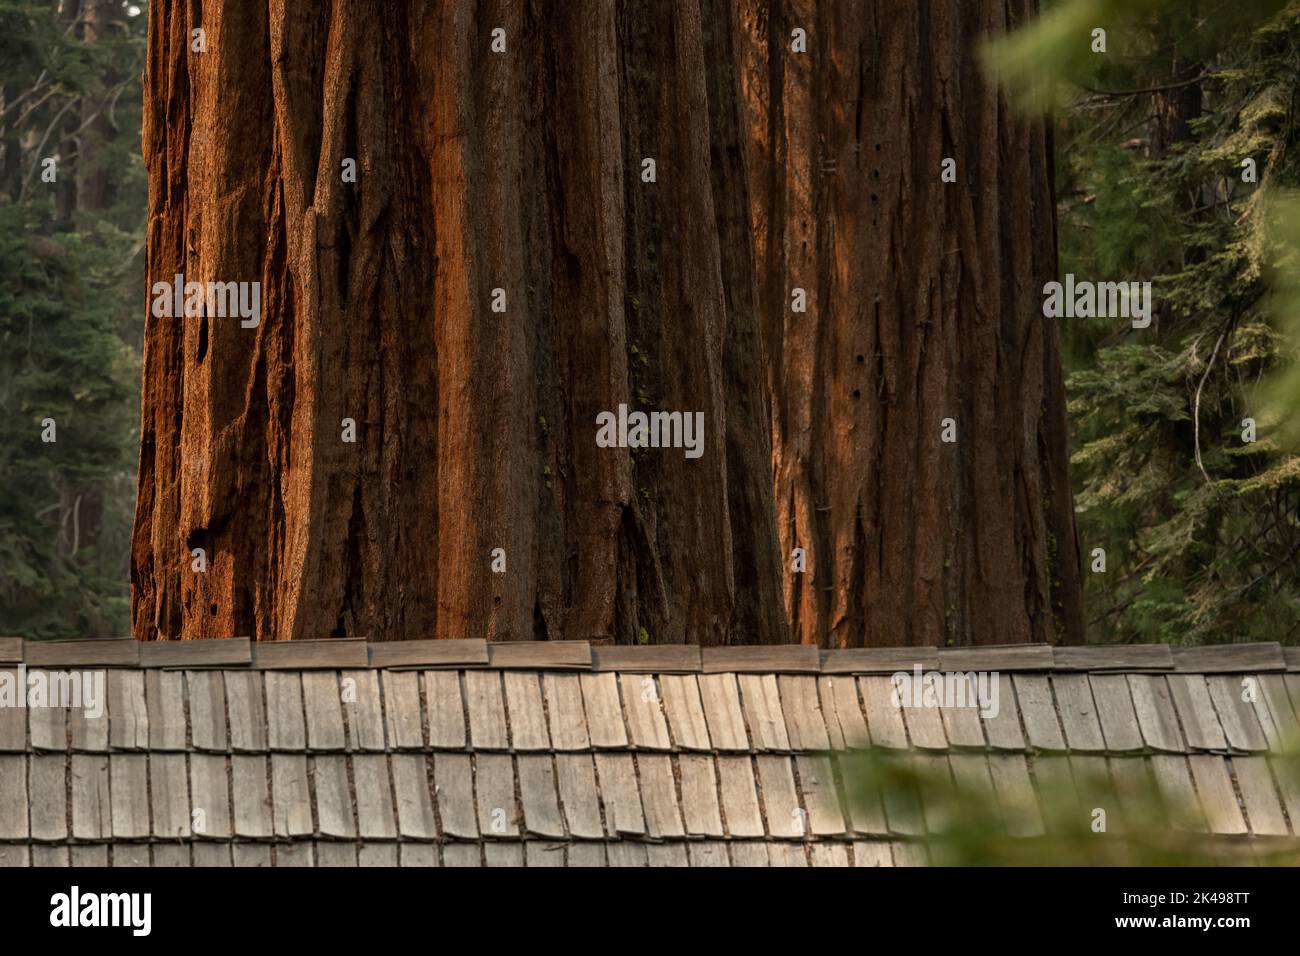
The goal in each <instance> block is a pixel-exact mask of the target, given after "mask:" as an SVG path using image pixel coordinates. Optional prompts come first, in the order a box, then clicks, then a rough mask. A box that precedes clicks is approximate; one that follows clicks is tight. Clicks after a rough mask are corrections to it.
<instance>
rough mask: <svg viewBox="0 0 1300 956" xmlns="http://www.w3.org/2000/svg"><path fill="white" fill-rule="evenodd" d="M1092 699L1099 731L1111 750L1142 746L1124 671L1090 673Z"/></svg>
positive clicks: (1126, 749)
mask: <svg viewBox="0 0 1300 956" xmlns="http://www.w3.org/2000/svg"><path fill="white" fill-rule="evenodd" d="M1088 682H1089V683H1090V684H1091V685H1092V698H1093V700H1094V701H1095V702H1096V704H1097V717H1098V719H1099V720H1100V721H1101V734H1102V737H1103V738H1104V739H1105V742H1106V749H1107V750H1109V751H1110V752H1111V753H1123V752H1125V751H1132V750H1141V749H1142V730H1141V728H1140V727H1139V726H1138V719H1137V713H1136V711H1135V710H1134V708H1133V697H1132V695H1131V694H1130V693H1129V683H1128V678H1127V677H1125V676H1124V675H1123V674H1093V675H1092V676H1091V677H1089V678H1088Z"/></svg>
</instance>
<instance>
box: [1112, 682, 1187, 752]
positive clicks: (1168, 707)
mask: <svg viewBox="0 0 1300 956" xmlns="http://www.w3.org/2000/svg"><path fill="white" fill-rule="evenodd" d="M1127 680H1128V686H1129V691H1130V693H1131V694H1132V696H1133V710H1134V713H1135V714H1136V715H1137V721H1138V727H1139V729H1140V730H1141V731H1142V740H1143V742H1144V743H1145V744H1146V745H1147V746H1148V747H1150V748H1151V749H1152V750H1164V751H1168V752H1173V753H1182V752H1183V751H1185V750H1186V749H1187V745H1186V743H1184V741H1183V732H1182V731H1181V730H1179V729H1178V715H1177V714H1176V713H1175V712H1174V699H1173V695H1172V694H1171V693H1170V691H1169V682H1168V681H1167V680H1166V679H1165V677H1164V675H1163V674H1129V675H1128V678H1127Z"/></svg>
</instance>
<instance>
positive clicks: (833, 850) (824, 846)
mask: <svg viewBox="0 0 1300 956" xmlns="http://www.w3.org/2000/svg"><path fill="white" fill-rule="evenodd" d="M809 854H810V856H811V861H812V865H813V866H848V865H849V848H848V846H847V845H845V844H843V843H829V842H826V843H814V844H813V845H812V846H811V847H809Z"/></svg>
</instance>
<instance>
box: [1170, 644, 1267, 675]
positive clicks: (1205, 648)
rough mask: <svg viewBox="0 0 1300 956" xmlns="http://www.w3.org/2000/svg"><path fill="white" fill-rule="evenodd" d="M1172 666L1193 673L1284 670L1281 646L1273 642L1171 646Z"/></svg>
mask: <svg viewBox="0 0 1300 956" xmlns="http://www.w3.org/2000/svg"><path fill="white" fill-rule="evenodd" d="M1173 654H1174V667H1175V668H1177V669H1178V670H1179V671H1182V672H1183V673H1194V674H1257V673H1261V672H1264V671H1283V670H1286V659H1285V658H1284V657H1283V656H1282V648H1281V646H1280V645H1279V644H1276V643H1274V642H1271V641H1270V642H1265V643H1260V644H1211V645H1201V646H1191V647H1175V648H1174V649H1173Z"/></svg>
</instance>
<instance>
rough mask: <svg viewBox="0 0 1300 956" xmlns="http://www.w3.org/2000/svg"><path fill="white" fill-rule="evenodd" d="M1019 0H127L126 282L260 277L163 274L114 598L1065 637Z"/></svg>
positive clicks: (187, 604)
mask: <svg viewBox="0 0 1300 956" xmlns="http://www.w3.org/2000/svg"><path fill="white" fill-rule="evenodd" d="M1021 7H1022V3H1021V2H1020V0H980V2H977V3H971V4H967V3H961V4H958V3H955V2H954V3H939V2H934V3H922V4H919V5H913V4H901V3H900V4H897V5H895V4H892V3H885V4H867V3H864V4H858V3H834V2H829V0H828V2H826V3H824V4H817V3H814V2H812V0H801V2H796V0H790V2H788V3H787V2H770V3H769V2H764V3H759V2H757V0H744V2H743V3H740V4H739V5H737V4H736V3H734V2H732V0H664V2H655V3H648V2H647V3H630V2H629V3H613V2H596V0H583V2H564V3H559V2H543V0H481V2H472V0H465V2H440V3H412V4H395V3H388V2H381V0H332V2H321V3H311V4H303V3H294V2H290V0H271V2H269V3H267V4H264V5H256V4H255V5H251V6H250V5H247V4H242V3H241V4H234V3H206V4H203V5H202V6H199V5H195V4H180V3H169V2H161V3H157V4H152V5H151V6H150V17H151V23H150V32H149V36H150V41H149V62H148V67H147V84H146V85H147V89H146V104H145V106H146V109H145V143H144V145H145V158H146V163H147V166H148V173H149V183H150V220H149V233H148V275H147V281H148V284H149V285H150V286H152V285H153V284H154V283H156V282H160V281H161V282H171V281H172V279H173V276H175V275H177V274H182V275H184V277H185V280H187V281H196V282H204V283H206V282H241V281H242V282H252V281H256V282H259V283H260V289H261V297H262V308H261V318H260V322H259V324H258V325H257V326H256V327H252V328H246V327H243V325H241V322H240V321H239V319H238V318H232V317H226V316H220V315H208V314H204V315H202V316H197V317H189V318H182V317H170V318H169V317H159V316H155V315H153V314H150V315H149V316H148V317H147V319H146V322H147V328H146V353H145V368H144V397H143V422H142V448H141V467H140V479H139V495H138V502H137V521H136V532H135V540H134V546H133V554H132V579H133V586H134V587H133V614H134V626H135V631H136V635H137V636H138V637H142V638H148V639H157V638H182V639H188V638H201V637H222V636H232V635H236V634H250V635H253V636H254V637H256V638H258V639H261V640H273V639H291V638H311V637H328V636H338V635H355V636H366V637H370V638H373V639H381V640H382V639H404V638H427V637H438V638H456V637H489V638H493V639H557V638H580V639H596V640H613V641H616V642H620V643H634V642H656V643H658V642H664V643H678V642H691V643H701V644H722V643H780V642H785V641H788V640H791V639H794V640H802V641H804V642H810V643H822V644H830V645H860V644H871V643H908V642H913V643H925V642H937V641H939V640H941V639H945V640H952V641H954V642H958V643H966V642H972V641H974V642H998V641H1020V640H1054V639H1059V638H1061V637H1068V636H1070V634H1071V633H1072V631H1071V628H1073V627H1075V626H1076V624H1077V617H1078V578H1077V567H1076V554H1075V542H1074V532H1073V523H1072V517H1071V507H1070V494H1069V485H1068V476H1067V471H1066V459H1065V435H1064V417H1063V410H1062V404H1061V403H1062V389H1061V383H1060V378H1059V371H1058V366H1057V357H1056V349H1055V339H1054V334H1053V333H1054V330H1053V329H1052V327H1051V326H1050V325H1049V324H1048V323H1047V322H1045V321H1044V320H1043V319H1042V314H1041V303H1040V301H1039V300H1038V299H1037V291H1038V290H1039V289H1041V284H1042V282H1043V281H1045V279H1046V278H1050V277H1051V275H1052V274H1053V272H1054V269H1055V242H1054V233H1053V230H1054V219H1053V211H1052V204H1051V187H1050V182H1049V178H1050V159H1051V153H1050V143H1049V142H1048V140H1047V138H1046V135H1045V132H1044V130H1043V128H1042V126H1041V124H1031V123H1026V122H1024V121H1021V120H1018V119H1015V118H1013V117H1012V116H1011V115H1009V114H1008V113H1007V112H1006V111H1005V109H1004V108H1003V106H1002V104H1001V101H1000V100H999V98H998V96H997V93H996V91H995V90H994V89H993V88H991V87H990V86H988V85H987V84H986V83H985V82H984V81H983V80H982V79H981V78H980V76H979V75H978V72H977V67H976V63H975V59H974V52H973V49H972V41H973V40H974V39H975V38H976V37H977V36H979V35H980V34H982V33H984V32H987V31H989V30H994V29H998V30H1000V29H1003V28H1004V27H1005V25H1006V23H1007V22H1008V21H1010V22H1015V20H1016V19H1017V18H1019V17H1021V16H1023V15H1024V13H1025V11H1024V10H1022V9H1021ZM795 26H802V27H803V28H805V29H806V30H807V32H808V37H809V46H808V51H807V53H805V54H798V53H794V52H793V51H792V50H791V47H790V31H791V30H792V29H793V28H794V27H795ZM199 28H202V31H203V44H202V45H203V46H204V47H205V49H203V50H202V51H201V52H199V51H197V50H196V48H195V47H196V43H195V33H194V31H195V30H197V29H199ZM498 31H500V32H498ZM944 156H955V157H956V159H957V163H958V170H959V177H958V183H957V184H942V183H940V180H939V170H940V161H941V159H942V158H943V157H944ZM348 160H355V166H356V181H355V182H351V181H348V179H347V177H346V176H345V175H343V171H344V170H345V169H346V166H347V161H348ZM646 160H653V161H654V163H653V175H651V174H650V172H648V166H647V164H646ZM794 286H801V287H804V288H806V289H807V292H808V301H809V309H808V312H807V313H805V314H794V313H792V312H791V311H790V308H789V305H790V290H791V288H792V287H794ZM620 405H627V406H629V407H630V408H631V409H634V410H637V409H639V410H643V411H665V412H681V413H684V414H692V415H693V414H694V413H696V412H698V413H701V414H702V415H703V420H704V442H703V450H702V454H701V455H700V456H699V457H689V458H688V457H687V456H686V455H685V454H684V450H683V449H679V448H617V447H616V448H611V447H600V446H598V444H597V442H596V432H597V427H596V419H597V415H599V414H600V413H602V412H615V413H617V410H618V408H619V406H620ZM945 417H951V418H953V419H954V420H955V421H956V423H957V429H958V441H957V442H956V443H955V444H943V443H941V442H940V428H941V426H940V419H942V418H945ZM349 422H350V423H351V428H352V429H353V431H352V434H354V436H355V440H354V441H349V440H346V439H347V438H348V436H349V430H348V429H349V424H348V423H349ZM796 547H799V548H803V549H805V550H806V552H807V562H808V568H807V571H805V572H796V571H795V570H793V566H792V564H791V552H792V551H793V549H794V548H796ZM199 549H202V553H201V558H202V560H203V562H205V563H204V564H202V570H197V569H196V567H198V566H197V565H196V562H197V561H199V560H200V558H199V557H196V552H197V551H198V550H199ZM498 549H500V550H498Z"/></svg>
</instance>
